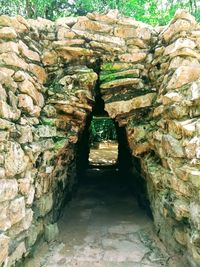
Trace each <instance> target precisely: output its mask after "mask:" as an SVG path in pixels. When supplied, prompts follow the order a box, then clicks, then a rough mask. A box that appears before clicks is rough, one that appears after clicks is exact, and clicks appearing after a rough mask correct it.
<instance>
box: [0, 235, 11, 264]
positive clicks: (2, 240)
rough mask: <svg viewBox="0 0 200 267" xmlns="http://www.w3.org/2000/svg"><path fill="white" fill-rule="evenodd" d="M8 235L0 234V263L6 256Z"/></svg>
mask: <svg viewBox="0 0 200 267" xmlns="http://www.w3.org/2000/svg"><path fill="white" fill-rule="evenodd" d="M9 241H10V239H9V237H8V236H6V235H4V234H0V264H2V263H3V262H4V261H5V260H6V258H7V257H8V246H9Z"/></svg>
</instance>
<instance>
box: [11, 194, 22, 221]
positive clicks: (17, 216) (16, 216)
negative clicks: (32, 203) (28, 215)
mask: <svg viewBox="0 0 200 267" xmlns="http://www.w3.org/2000/svg"><path fill="white" fill-rule="evenodd" d="M24 217H25V201H24V197H19V198H16V199H14V200H12V201H11V203H10V205H9V218H10V221H11V224H12V225H13V224H15V223H17V222H19V221H21V220H22V219H23V218H24Z"/></svg>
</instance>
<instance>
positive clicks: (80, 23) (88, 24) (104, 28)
mask: <svg viewBox="0 0 200 267" xmlns="http://www.w3.org/2000/svg"><path fill="white" fill-rule="evenodd" d="M73 29H79V30H84V31H85V30H89V31H94V32H103V33H109V32H111V31H112V29H113V27H112V26H109V25H106V24H102V23H99V22H96V21H92V20H89V19H88V18H87V17H80V18H78V20H77V22H76V24H75V25H74V26H73Z"/></svg>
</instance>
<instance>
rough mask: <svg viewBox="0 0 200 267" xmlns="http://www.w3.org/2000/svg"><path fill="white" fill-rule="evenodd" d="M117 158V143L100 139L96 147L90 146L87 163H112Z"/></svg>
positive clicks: (102, 164) (98, 164)
mask: <svg viewBox="0 0 200 267" xmlns="http://www.w3.org/2000/svg"><path fill="white" fill-rule="evenodd" d="M117 158H118V143H117V142H114V141H102V142H99V143H97V147H92V148H90V155H89V163H90V164H91V165H96V166H105V165H107V166H108V165H113V164H115V163H116V162H117Z"/></svg>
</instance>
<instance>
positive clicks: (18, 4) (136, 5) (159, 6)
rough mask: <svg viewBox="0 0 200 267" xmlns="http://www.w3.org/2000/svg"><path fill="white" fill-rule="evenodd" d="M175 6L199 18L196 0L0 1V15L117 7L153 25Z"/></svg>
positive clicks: (166, 17) (73, 13) (166, 19)
mask: <svg viewBox="0 0 200 267" xmlns="http://www.w3.org/2000/svg"><path fill="white" fill-rule="evenodd" d="M178 8H185V9H186V10H189V11H190V12H191V13H192V14H193V15H194V16H196V19H197V21H200V3H199V0H181V1H178V0H0V14H8V15H11V16H14V15H17V14H18V15H22V16H25V17H28V18H37V17H43V18H48V19H52V20H54V19H56V18H58V17H63V16H80V15H85V14H87V13H88V12H93V11H96V12H99V13H103V12H106V11H108V10H110V9H118V10H119V12H120V13H121V14H122V15H125V16H130V17H134V18H135V19H137V20H139V21H143V22H146V23H149V24H152V25H165V24H167V23H168V22H169V20H170V19H171V18H172V17H173V15H174V13H175V11H176V10H177V9H178Z"/></svg>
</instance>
